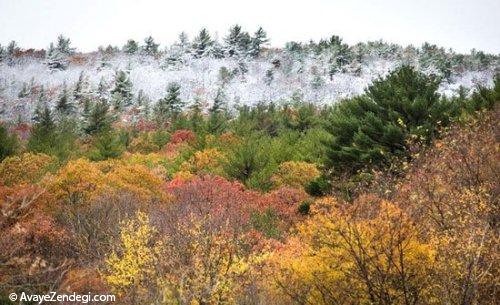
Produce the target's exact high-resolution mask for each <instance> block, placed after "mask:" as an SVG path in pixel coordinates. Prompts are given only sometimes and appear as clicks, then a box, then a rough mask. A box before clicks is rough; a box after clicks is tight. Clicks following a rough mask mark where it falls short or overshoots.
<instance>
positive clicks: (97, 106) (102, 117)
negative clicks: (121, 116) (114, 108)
mask: <svg viewBox="0 0 500 305" xmlns="http://www.w3.org/2000/svg"><path fill="white" fill-rule="evenodd" d="M84 114H85V113H84ZM84 119H85V120H84V127H83V130H84V132H85V133H86V134H90V135H92V134H97V133H102V132H107V131H109V130H110V128H111V123H112V122H113V120H114V119H113V117H112V116H111V114H110V113H109V105H108V103H107V102H106V101H105V100H99V101H97V102H94V103H91V104H90V106H89V111H88V113H87V114H85V116H84Z"/></svg>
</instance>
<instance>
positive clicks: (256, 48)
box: [249, 27, 269, 57]
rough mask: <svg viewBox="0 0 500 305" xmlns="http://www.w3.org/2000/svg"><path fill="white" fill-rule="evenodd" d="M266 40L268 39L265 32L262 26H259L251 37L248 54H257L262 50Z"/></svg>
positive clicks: (255, 55)
mask: <svg viewBox="0 0 500 305" xmlns="http://www.w3.org/2000/svg"><path fill="white" fill-rule="evenodd" d="M268 42H269V39H268V38H267V33H266V32H265V31H264V29H263V28H262V27H259V29H258V30H257V31H256V32H255V34H254V35H253V37H252V42H251V46H250V51H249V55H251V56H253V57H257V56H259V55H260V53H261V51H262V46H263V45H265V44H267V43H268Z"/></svg>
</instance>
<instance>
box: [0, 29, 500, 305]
mask: <svg viewBox="0 0 500 305" xmlns="http://www.w3.org/2000/svg"><path fill="white" fill-rule="evenodd" d="M234 31H236V32H237V34H238V35H233V36H235V37H233V38H234V39H233V41H231V40H230V38H231V37H232V36H231V33H232V34H234ZM259 31H260V30H259ZM259 31H257V32H256V34H255V35H254V36H251V35H248V33H246V32H243V34H241V32H242V30H241V29H236V30H235V29H234V28H232V30H231V33H230V35H229V36H228V37H229V38H228V40H226V44H227V45H229V46H237V47H234V49H227V48H225V49H223V50H221V54H222V55H220V54H219V55H217V56H238V54H241V52H242V50H246V52H247V53H246V55H245V56H255V57H259V56H264V55H261V54H260V51H261V50H260V45H259V48H257V47H256V42H255V40H256V39H257V38H256V37H261V38H262V41H265V40H266V39H267V38H265V37H264V36H262V35H263V34H262V32H261V34H258V33H259ZM202 32H203V31H202ZM245 33H246V34H245ZM205 34H206V35H208V33H205ZM259 35H261V36H259ZM200 37H203V34H202V33H200V36H199V37H197V38H196V39H195V41H194V42H193V43H192V44H190V46H191V47H190V50H191V51H189V52H190V53H189V54H192V55H190V56H194V57H197V56H199V57H201V56H205V53H203V52H201V51H200V52H201V53H200V52H194V53H193V51H192V50H200V49H202V47H201V46H202V45H203V44H204V43H206V39H202V38H200ZM242 37H243V38H242ZM205 38H206V37H205ZM335 39H338V38H332V40H330V41H328V40H325V41H322V42H320V43H318V44H313V45H303V44H298V43H297V44H293V43H290V44H289V45H287V48H288V49H290V50H292V51H293V52H298V53H297V54H299V53H300V52H303V51H304V49H306V48H307V49H309V50H308V51H307V52H310V50H313V49H314V48H319V49H322V48H324V49H328V48H332V45H333V46H343V44H342V43H341V42H339V41H338V40H335ZM210 41H211V40H210ZM244 41H248V43H247V44H243V42H244ZM214 44H215V43H214V42H211V43H210V44H209V45H210V46H211V47H212V48H210V49H209V50H211V51H210V52H215V51H214V50H217V49H218V48H213V45H214ZM147 45H148V44H147V42H146V47H142V48H140V47H139V46H138V45H137V43H135V42H133V41H129V42H127V45H126V46H125V48H124V49H123V51H119V50H116V49H115V48H113V47H111V48H109V49H108V50H102V51H103V52H132V50H133V52H132V53H134V52H149V51H148V50H150V52H153V51H154V52H159V51H158V50H157V46H156V49H155V48H152V46H155V45H156V44H155V43H154V42H151V41H150V43H149V46H150V48H148V47H147ZM65 47H66V48H67V50H69V51H68V52H70V51H71V48H70V47H69V40H66V39H65V38H64V37H61V38H60V40H59V44H58V45H56V46H54V45H53V46H51V48H50V49H49V50H48V54H49V55H46V54H45V53H44V55H43V56H44V57H47V58H49V59H50V60H48V61H47V62H48V65H49V66H48V69H49V70H50V69H61V71H62V70H64V69H66V68H67V66H65V64H66V63H67V62H66V61H64V60H63V59H65V58H66V57H61V54H62V53H61V50H60V49H64V48H65ZM345 48H346V50H344V51H338V52H345V54H350V52H351V51H352V50H353V49H352V48H351V47H349V46H345ZM9 52H11V51H9ZM16 52H21V50H17V51H16ZM71 52H73V51H71ZM304 52H305V51H304ZM11 53H12V52H11ZM320 53H321V52H320ZM6 54H7V53H6ZM12 54H14V53H12ZM54 54H55V55H54ZM68 54H69V53H68ZM210 54H212V55H210V56H215V55H213V54H214V53H210ZM215 54H218V53H215ZM342 54H344V53H342ZM392 54H397V52H395V53H392ZM18 55H19V54H18ZM22 56H25V55H22ZM22 56H21V57H16V58H17V59H13V58H14V57H12V58H11V59H5V60H6V61H9V60H10V61H12V62H10V63H5V62H4V63H2V64H3V65H9V64H12V65H16V63H14V61H16V60H19V58H22ZM30 56H31V55H30ZM58 56H59V57H58ZM141 56H147V55H141ZM155 56H156V55H155ZM482 56H484V57H482V58H483V60H489V63H488V64H487V66H488V65H491V64H492V62H495V60H498V59H497V58H496V57H495V56H489V55H484V54H483V55H482ZM61 58H62V59H61ZM337 58H340V57H337ZM450 58H455V57H453V56H451V55H450ZM474 58H475V57H474V56H467V57H463V60H464V61H463V62H470V63H472V62H473V61H474V60H475V59H474ZM61 62H62V63H63V64H62V65H60V63H61ZM445 62H447V61H446V60H445ZM463 62H462V64H463ZM278 64H281V63H276V65H278ZM350 64H352V61H349V63H347V62H346V63H345V65H344V62H342V60H339V61H337V60H336V61H335V64H334V65H335V66H336V68H335V69H337V68H339V69H342V67H347V66H348V65H350ZM497 68H498V67H496V68H495V69H497ZM443 69H444V68H443ZM446 71H448V70H446V69H445V70H444V72H443V71H441V72H442V73H428V72H429V71H422V69H420V67H418V66H415V65H413V64H403V63H401V64H400V65H397V67H396V68H394V69H393V70H391V71H390V72H389V73H387V74H386V75H382V76H379V77H375V78H374V79H373V81H372V82H371V83H370V85H369V86H367V87H366V88H365V89H364V91H363V92H362V93H361V94H359V95H356V96H352V97H348V98H343V99H341V100H339V101H337V102H335V103H329V104H320V103H314V102H313V101H310V100H306V99H304V96H301V95H293V96H291V97H290V98H288V99H286V100H280V101H275V102H266V103H264V102H256V103H255V104H252V105H233V106H234V107H233V106H232V107H229V106H228V102H227V97H226V95H225V90H224V85H221V86H220V87H219V89H217V90H216V92H215V95H214V97H213V100H212V101H211V103H210V104H209V105H207V104H205V103H204V101H203V99H201V98H199V99H194V100H193V101H189V103H188V102H187V101H186V100H184V99H183V97H182V95H181V90H182V85H181V84H180V83H177V82H170V83H169V84H168V86H167V88H166V93H165V95H164V96H163V97H161V98H160V99H158V100H157V101H156V102H154V103H152V102H151V100H150V97H148V96H147V95H146V94H145V93H144V92H142V93H140V92H135V91H133V90H132V87H133V84H132V82H131V81H130V79H129V75H128V73H127V72H126V71H117V73H116V79H115V83H114V85H113V86H111V87H110V86H108V85H106V84H102V85H101V86H99V88H97V89H96V90H93V89H92V88H91V87H92V86H91V85H89V84H88V83H86V81H85V77H86V76H85V74H84V73H82V74H80V79H79V80H78V81H77V82H76V83H75V84H74V86H73V85H71V86H70V85H69V84H68V85H64V86H62V87H60V88H58V89H57V90H55V91H54V89H53V88H44V87H43V86H41V85H37V84H34V85H32V86H31V87H30V86H27V87H26V92H24V93H23V94H21V93H22V92H21V93H19V94H20V95H19V96H18V97H16V98H14V99H9V100H8V101H7V102H12V103H13V102H14V100H15V101H16V102H19V101H21V102H22V101H25V102H33V104H34V105H35V107H33V109H32V110H33V111H32V112H30V113H29V119H26V111H27V109H31V108H29V107H25V108H23V107H21V108H22V109H21V110H22V111H24V112H23V115H21V116H20V117H19V118H18V119H13V120H5V122H3V123H2V124H1V125H0V161H1V163H0V211H1V213H0V230H1V234H0V249H1V251H0V295H1V296H5V297H2V299H0V304H14V303H11V302H10V301H9V300H8V299H7V297H6V296H7V295H8V293H10V292H21V291H24V292H27V293H46V292H48V291H58V292H60V293H71V292H78V293H82V294H86V293H89V292H91V293H94V294H97V293H102V294H106V293H110V292H111V293H114V294H116V295H117V302H116V303H118V304H132V305H134V304H190V305H194V304H198V305H202V304H248V305H250V304H252V305H257V304H259V305H260V304H262V305H264V304H278V305H279V304H283V305H284V304H301V305H306V304H352V305H354V304H359V305H368V304H380V305H393V304H394V305H396V304H401V305H430V304H443V305H455V304H456V305H476V304H496V303H497V302H498V299H499V296H500V291H499V282H498V278H499V269H498V268H499V267H498V266H500V258H499V254H498V253H500V251H499V250H500V249H499V223H498V222H499V215H500V214H499V212H500V211H499V201H498V194H499V185H498V181H499V180H500V179H499V178H500V177H499V175H500V163H499V161H500V160H499V158H500V155H499V143H498V137H499V125H498V124H499V122H498V117H499V115H500V113H499V111H500V108H499V105H498V101H500V76H499V75H498V74H497V75H496V76H494V77H493V78H492V79H491V80H489V84H491V85H490V86H487V85H484V86H483V85H481V84H478V85H476V86H474V87H472V88H467V89H466V88H465V87H460V88H459V90H458V91H457V92H456V94H454V95H451V96H449V95H445V94H441V93H440V86H442V84H443V82H447V75H446V73H445V72H446ZM450 71H452V70H450ZM453 71H455V70H453ZM229 72H230V71H228V73H229ZM56 73H57V72H56ZM231 73H232V72H231ZM231 73H229V74H231ZM335 73H337V70H335V72H333V74H335ZM349 73H351V72H349ZM450 73H451V74H450V75H449V77H450V78H453V73H456V71H455V72H450ZM227 77H232V76H230V75H228V76H227ZM227 81H228V82H230V80H229V79H228V80H227ZM220 84H224V80H221V83H220ZM89 88H90V89H89ZM24 94H26V95H25V96H23V95H24ZM23 99H24V100H23ZM23 116H24V117H23ZM101 304H102V303H101Z"/></svg>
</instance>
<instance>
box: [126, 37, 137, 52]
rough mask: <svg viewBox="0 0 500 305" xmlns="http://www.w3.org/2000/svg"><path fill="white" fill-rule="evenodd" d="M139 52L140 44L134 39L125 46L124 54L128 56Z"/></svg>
mask: <svg viewBox="0 0 500 305" xmlns="http://www.w3.org/2000/svg"><path fill="white" fill-rule="evenodd" d="M137 51H139V44H138V43H137V41H135V40H133V39H129V40H127V43H126V44H125V45H124V46H123V52H125V53H126V54H129V55H131V54H135V53H137Z"/></svg>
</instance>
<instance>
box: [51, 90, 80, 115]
mask: <svg viewBox="0 0 500 305" xmlns="http://www.w3.org/2000/svg"><path fill="white" fill-rule="evenodd" d="M56 111H57V112H58V113H59V114H60V115H62V116H67V115H72V114H74V113H75V111H76V107H75V105H74V104H73V101H72V100H71V96H70V94H69V92H68V87H67V86H66V83H64V85H63V88H62V90H61V92H60V93H59V97H58V99H57V104H56Z"/></svg>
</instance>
